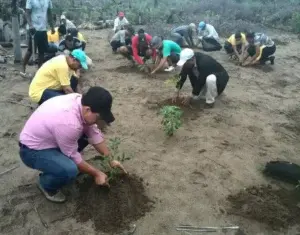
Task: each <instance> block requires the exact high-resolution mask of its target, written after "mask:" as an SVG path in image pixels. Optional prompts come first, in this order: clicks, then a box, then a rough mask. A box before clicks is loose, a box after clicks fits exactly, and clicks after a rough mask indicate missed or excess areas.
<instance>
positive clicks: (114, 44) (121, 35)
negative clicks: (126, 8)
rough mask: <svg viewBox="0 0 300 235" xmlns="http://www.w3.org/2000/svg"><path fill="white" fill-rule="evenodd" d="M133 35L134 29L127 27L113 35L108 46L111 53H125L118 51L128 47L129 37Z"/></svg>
mask: <svg viewBox="0 0 300 235" xmlns="http://www.w3.org/2000/svg"><path fill="white" fill-rule="evenodd" d="M133 35H134V29H133V28H132V27H131V26H129V27H127V28H126V29H123V30H119V31H118V32H117V33H115V35H114V36H113V37H112V39H111V41H110V45H111V48H112V51H113V52H114V53H116V52H121V53H125V51H122V50H120V47H122V46H128V45H130V44H131V37H132V36H133Z"/></svg>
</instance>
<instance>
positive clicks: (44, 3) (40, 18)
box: [26, 0, 52, 31]
mask: <svg viewBox="0 0 300 235" xmlns="http://www.w3.org/2000/svg"><path fill="white" fill-rule="evenodd" d="M26 9H28V10H31V22H32V25H33V27H34V28H35V30H37V31H47V21H48V17H47V13H48V9H52V1H51V0H27V1H26Z"/></svg>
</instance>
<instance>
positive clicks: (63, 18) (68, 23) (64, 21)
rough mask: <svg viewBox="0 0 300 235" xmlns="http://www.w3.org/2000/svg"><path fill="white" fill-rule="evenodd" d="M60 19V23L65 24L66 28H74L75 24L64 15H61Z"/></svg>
mask: <svg viewBox="0 0 300 235" xmlns="http://www.w3.org/2000/svg"><path fill="white" fill-rule="evenodd" d="M60 21H61V24H64V25H65V26H66V28H67V30H70V29H76V26H75V24H74V23H73V22H72V21H71V20H68V19H67V17H66V16H65V15H61V17H60Z"/></svg>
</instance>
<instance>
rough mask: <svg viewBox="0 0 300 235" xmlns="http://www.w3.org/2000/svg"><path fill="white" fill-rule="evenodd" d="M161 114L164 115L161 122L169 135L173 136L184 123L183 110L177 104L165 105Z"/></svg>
mask: <svg viewBox="0 0 300 235" xmlns="http://www.w3.org/2000/svg"><path fill="white" fill-rule="evenodd" d="M160 114H161V115H162V116H163V119H162V122H161V123H162V125H163V129H164V132H165V133H166V135H167V136H172V135H173V134H174V132H175V131H176V130H177V129H178V128H179V127H181V125H182V122H181V116H182V114H183V112H182V110H181V109H180V108H179V107H177V106H164V107H163V108H162V109H161V110H160Z"/></svg>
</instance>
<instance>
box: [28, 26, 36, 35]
mask: <svg viewBox="0 0 300 235" xmlns="http://www.w3.org/2000/svg"><path fill="white" fill-rule="evenodd" d="M35 32H36V30H35V28H34V27H33V26H32V25H31V26H30V28H29V33H30V35H31V36H33V35H34V34H35Z"/></svg>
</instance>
